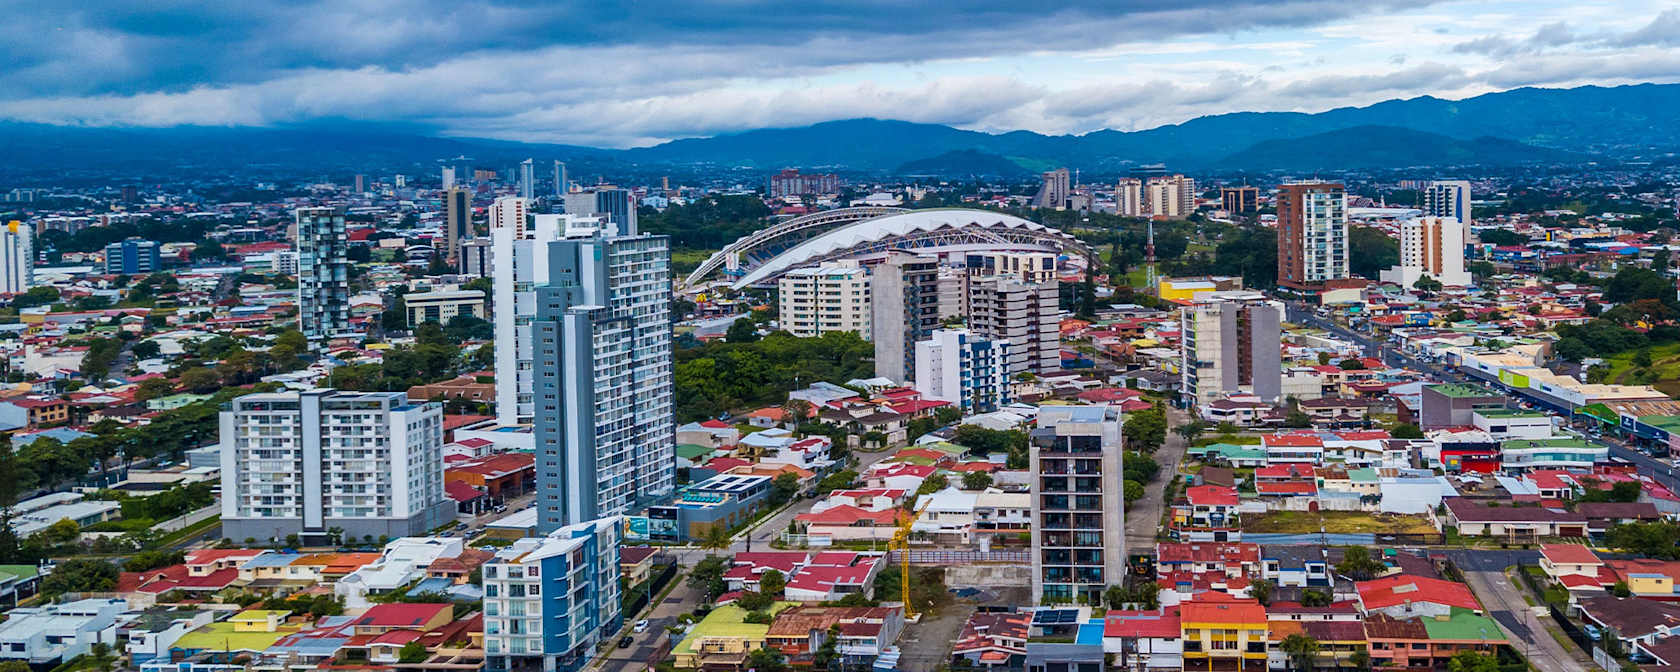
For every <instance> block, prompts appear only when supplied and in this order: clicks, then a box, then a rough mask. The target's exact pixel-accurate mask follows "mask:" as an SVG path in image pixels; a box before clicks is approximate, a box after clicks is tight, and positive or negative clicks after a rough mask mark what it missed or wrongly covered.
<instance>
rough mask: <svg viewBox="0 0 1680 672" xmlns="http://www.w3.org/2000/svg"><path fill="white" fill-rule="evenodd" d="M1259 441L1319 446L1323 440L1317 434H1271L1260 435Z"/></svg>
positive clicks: (1291, 446) (1270, 444) (1268, 444)
mask: <svg viewBox="0 0 1680 672" xmlns="http://www.w3.org/2000/svg"><path fill="white" fill-rule="evenodd" d="M1260 442H1261V443H1264V444H1266V445H1267V446H1284V447H1288V448H1320V447H1323V446H1324V440H1323V439H1320V438H1318V435H1317V434H1272V435H1270V436H1263V437H1260Z"/></svg>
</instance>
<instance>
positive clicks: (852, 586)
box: [782, 551, 886, 602]
mask: <svg viewBox="0 0 1680 672" xmlns="http://www.w3.org/2000/svg"><path fill="white" fill-rule="evenodd" d="M883 557H884V556H877V555H864V554H861V553H852V552H850V551H828V552H824V553H818V554H816V555H815V556H812V557H811V559H810V560H809V561H808V562H806V563H805V564H803V565H801V566H800V567H799V568H798V569H797V570H796V571H794V572H793V575H792V576H790V577H788V579H787V585H786V587H785V588H784V589H783V593H782V594H783V595H784V596H786V597H787V599H788V600H789V601H794V602H824V601H832V600H839V599H841V598H844V597H845V596H847V595H850V594H852V593H861V592H864V591H866V590H867V589H868V588H869V586H870V584H872V583H874V581H875V577H876V576H877V575H879V574H880V572H881V568H882V567H883V566H885V564H886V563H885V562H884V561H883V560H882V558H883Z"/></svg>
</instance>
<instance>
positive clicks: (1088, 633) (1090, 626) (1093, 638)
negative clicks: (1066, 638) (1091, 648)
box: [1074, 620, 1103, 645]
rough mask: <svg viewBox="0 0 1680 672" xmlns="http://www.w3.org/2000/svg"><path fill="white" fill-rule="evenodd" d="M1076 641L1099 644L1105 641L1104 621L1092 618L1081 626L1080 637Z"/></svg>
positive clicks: (1077, 642)
mask: <svg viewBox="0 0 1680 672" xmlns="http://www.w3.org/2000/svg"><path fill="white" fill-rule="evenodd" d="M1074 643H1075V644H1098V645H1100V644H1102V643H1103V624H1102V621H1098V620H1092V621H1091V622H1089V623H1086V624H1084V625H1081V626H1079V637H1077V638H1076V639H1074Z"/></svg>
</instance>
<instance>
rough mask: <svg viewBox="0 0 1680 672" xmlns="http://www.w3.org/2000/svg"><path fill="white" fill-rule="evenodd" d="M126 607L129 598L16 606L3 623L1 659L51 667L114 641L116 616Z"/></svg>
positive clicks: (0, 628) (91, 599) (1, 629)
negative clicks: (98, 643) (95, 646)
mask: <svg viewBox="0 0 1680 672" xmlns="http://www.w3.org/2000/svg"><path fill="white" fill-rule="evenodd" d="M127 609H128V603H127V602H125V601H124V600H120V599H111V598H88V599H84V600H76V601H74V602H66V603H63V604H49V605H46V606H42V607H18V608H16V609H13V610H11V611H10V612H8V613H7V614H6V615H7V617H8V618H7V619H6V622H5V623H0V660H19V661H23V662H25V663H29V664H31V665H38V666H46V667H52V666H55V665H57V664H59V663H63V662H66V661H69V660H70V659H71V658H75V657H76V656H79V655H82V654H84V653H87V652H88V650H89V649H90V648H92V646H93V645H94V643H96V642H104V643H106V644H113V645H114V644H116V634H117V616H118V615H119V614H121V613H123V612H124V611H126V610H127Z"/></svg>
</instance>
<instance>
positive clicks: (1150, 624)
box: [1103, 606, 1183, 639]
mask: <svg viewBox="0 0 1680 672" xmlns="http://www.w3.org/2000/svg"><path fill="white" fill-rule="evenodd" d="M1179 621H1180V619H1179V614H1178V607H1176V606H1175V607H1164V608H1162V609H1161V610H1159V611H1110V612H1108V615H1107V616H1104V617H1103V637H1104V638H1108V637H1136V638H1145V637H1160V638H1173V639H1176V638H1178V637H1180V636H1182V635H1183V633H1182V632H1180V631H1179Z"/></svg>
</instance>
